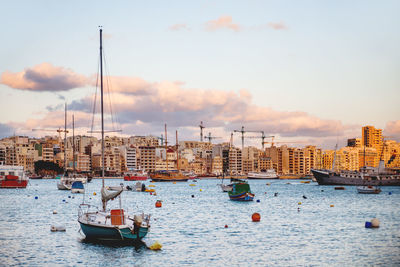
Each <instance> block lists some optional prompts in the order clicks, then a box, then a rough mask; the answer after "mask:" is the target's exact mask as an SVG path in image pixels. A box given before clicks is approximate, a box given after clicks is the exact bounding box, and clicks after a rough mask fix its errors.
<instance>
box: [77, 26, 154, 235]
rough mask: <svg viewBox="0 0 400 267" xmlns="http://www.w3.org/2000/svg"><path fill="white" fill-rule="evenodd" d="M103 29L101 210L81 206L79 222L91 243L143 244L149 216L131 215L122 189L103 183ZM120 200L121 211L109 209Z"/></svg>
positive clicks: (101, 61) (85, 205)
mask: <svg viewBox="0 0 400 267" xmlns="http://www.w3.org/2000/svg"><path fill="white" fill-rule="evenodd" d="M102 32H103V30H102V28H100V89H101V90H100V93H101V97H100V104H101V162H102V164H101V178H102V186H101V201H102V209H101V210H98V209H96V208H95V207H93V206H91V205H89V204H86V203H82V204H81V205H80V207H79V213H78V222H79V224H80V226H81V230H82V232H83V233H84V235H85V236H86V239H89V240H100V241H128V242H135V241H140V240H141V239H142V238H143V237H145V236H146V235H147V233H148V231H149V228H150V215H148V214H144V213H142V214H128V213H125V212H126V211H125V210H124V209H122V207H121V193H122V191H123V188H121V189H118V190H116V191H109V190H107V189H106V187H105V182H104V166H105V159H104V148H105V145H104V105H103V103H104V102H103V59H102V58H103V46H102V42H103V39H102ZM116 197H119V209H111V210H108V209H107V202H108V201H110V200H113V199H114V198H116Z"/></svg>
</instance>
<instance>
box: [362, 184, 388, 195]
mask: <svg viewBox="0 0 400 267" xmlns="http://www.w3.org/2000/svg"><path fill="white" fill-rule="evenodd" d="M381 191H382V190H381V189H380V188H379V187H376V186H373V185H365V186H357V192H358V193H359V194H379V193H380V192H381Z"/></svg>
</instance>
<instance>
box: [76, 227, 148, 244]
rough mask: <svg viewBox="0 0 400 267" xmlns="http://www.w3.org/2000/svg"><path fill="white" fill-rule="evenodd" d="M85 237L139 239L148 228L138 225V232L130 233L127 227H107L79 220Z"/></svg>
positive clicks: (107, 239) (115, 239)
mask: <svg viewBox="0 0 400 267" xmlns="http://www.w3.org/2000/svg"><path fill="white" fill-rule="evenodd" d="M79 223H80V225H81V229H82V232H83V234H84V235H85V237H86V239H89V240H103V241H122V240H124V241H132V242H134V241H140V240H141V239H142V238H143V237H145V236H146V235H147V232H148V228H147V227H140V228H139V231H138V233H131V230H130V228H129V227H122V228H119V227H107V226H103V225H100V226H98V225H94V224H87V223H83V222H79Z"/></svg>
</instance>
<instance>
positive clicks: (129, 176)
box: [124, 169, 149, 181]
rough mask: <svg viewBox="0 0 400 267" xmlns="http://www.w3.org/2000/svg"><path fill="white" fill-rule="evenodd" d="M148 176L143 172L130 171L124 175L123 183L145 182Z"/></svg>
mask: <svg viewBox="0 0 400 267" xmlns="http://www.w3.org/2000/svg"><path fill="white" fill-rule="evenodd" d="M147 178H149V175H148V174H147V173H146V172H145V171H143V170H139V169H138V170H132V171H129V172H126V173H125V174H124V181H145V180H147Z"/></svg>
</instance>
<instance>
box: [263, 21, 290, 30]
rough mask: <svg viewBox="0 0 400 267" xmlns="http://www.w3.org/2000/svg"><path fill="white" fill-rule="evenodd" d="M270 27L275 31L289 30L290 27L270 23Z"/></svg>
mask: <svg viewBox="0 0 400 267" xmlns="http://www.w3.org/2000/svg"><path fill="white" fill-rule="evenodd" d="M268 27H269V28H271V29H274V30H287V29H288V27H287V26H286V25H285V23H283V22H270V23H268Z"/></svg>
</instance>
